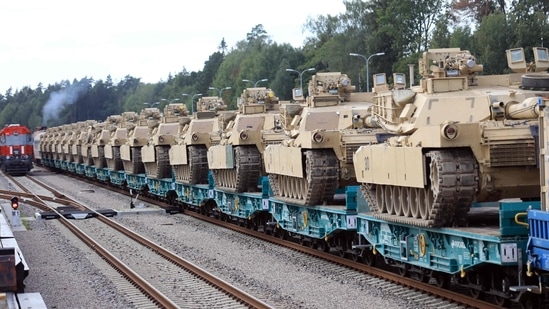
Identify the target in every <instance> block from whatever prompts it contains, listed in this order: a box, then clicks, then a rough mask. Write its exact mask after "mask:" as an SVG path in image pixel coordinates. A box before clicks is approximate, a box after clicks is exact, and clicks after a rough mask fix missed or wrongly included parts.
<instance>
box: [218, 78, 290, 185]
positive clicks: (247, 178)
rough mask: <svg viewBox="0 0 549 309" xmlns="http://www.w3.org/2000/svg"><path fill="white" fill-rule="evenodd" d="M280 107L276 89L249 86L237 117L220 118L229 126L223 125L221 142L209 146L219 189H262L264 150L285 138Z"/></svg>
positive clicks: (240, 102) (243, 93)
mask: <svg viewBox="0 0 549 309" xmlns="http://www.w3.org/2000/svg"><path fill="white" fill-rule="evenodd" d="M278 107H279V101H278V98H277V97H276V96H275V94H274V92H273V91H272V90H270V89H268V88H265V87H258V88H246V89H244V91H243V92H242V95H241V97H240V98H239V102H238V113H237V114H236V115H235V117H234V119H231V120H229V119H226V117H223V118H220V119H222V120H223V121H224V122H225V123H226V125H224V126H222V128H224V129H223V131H221V132H220V133H221V134H220V142H219V145H215V146H211V147H210V148H209V149H208V166H209V168H210V170H211V171H212V175H213V179H214V183H215V186H216V187H217V188H223V189H224V190H228V191H232V192H247V191H250V192H254V191H257V190H258V181H259V177H260V176H262V175H265V172H264V168H263V159H262V154H263V151H264V149H265V147H266V146H267V145H269V144H278V143H279V142H280V141H281V140H282V139H283V137H284V133H283V132H282V130H281V129H280V127H279V121H278ZM227 120H228V121H227Z"/></svg>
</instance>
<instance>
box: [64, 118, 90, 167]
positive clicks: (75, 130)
mask: <svg viewBox="0 0 549 309" xmlns="http://www.w3.org/2000/svg"><path fill="white" fill-rule="evenodd" d="M85 124H86V123H85V122H84V121H80V122H77V123H73V124H71V127H70V131H69V132H67V135H66V137H65V139H66V143H65V145H64V147H63V152H64V153H65V155H66V157H67V161H68V162H69V163H75V162H77V160H78V156H76V155H75V154H74V153H73V152H72V148H73V145H74V144H75V143H77V141H78V137H79V133H80V130H81V128H82V127H85Z"/></svg>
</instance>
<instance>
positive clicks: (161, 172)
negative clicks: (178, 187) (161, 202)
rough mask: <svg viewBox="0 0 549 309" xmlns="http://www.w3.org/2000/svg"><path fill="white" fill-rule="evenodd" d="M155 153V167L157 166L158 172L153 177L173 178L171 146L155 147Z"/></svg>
mask: <svg viewBox="0 0 549 309" xmlns="http://www.w3.org/2000/svg"><path fill="white" fill-rule="evenodd" d="M154 148H155V152H156V162H155V163H154V165H155V166H156V171H154V172H155V173H154V175H152V173H151V175H150V176H153V177H156V178H158V179H162V178H171V177H172V166H171V165H170V156H169V150H170V146H165V145H162V146H155V147H154Z"/></svg>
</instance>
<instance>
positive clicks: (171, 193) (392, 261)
mask: <svg viewBox="0 0 549 309" xmlns="http://www.w3.org/2000/svg"><path fill="white" fill-rule="evenodd" d="M43 164H44V165H46V166H48V167H50V168H56V167H59V166H61V167H63V166H68V164H63V163H61V162H57V163H56V162H51V161H45V162H43ZM86 168H88V169H90V168H93V167H86ZM76 169H77V170H79V169H85V168H84V167H82V166H81V167H77V168H76ZM67 172H68V170H67ZM98 174H102V175H111V171H109V169H107V168H103V169H100V171H99V172H97V169H95V173H94V175H98ZM114 175H115V177H116V179H121V178H123V179H126V181H127V183H128V184H129V186H128V187H127V188H130V187H133V189H132V190H138V191H140V192H148V194H152V195H154V196H156V197H159V198H162V199H165V200H166V201H169V202H170V203H175V204H177V205H182V206H183V207H185V208H194V209H195V210H197V211H200V212H202V213H208V214H211V215H214V216H217V217H219V218H221V219H224V220H232V221H234V222H237V223H239V224H241V225H247V226H249V227H252V228H255V229H262V230H264V231H265V232H266V233H268V234H272V235H274V236H277V237H284V238H287V239H292V240H295V241H297V242H299V243H301V244H303V245H306V246H311V247H317V248H319V249H320V250H325V251H333V252H336V253H337V254H340V255H342V256H343V255H344V256H347V257H349V258H351V259H353V260H362V261H364V262H365V263H367V264H370V265H372V266H373V265H374V264H375V261H376V260H379V259H378V258H377V259H376V256H377V257H382V258H383V260H384V261H386V262H387V263H388V264H389V265H390V266H394V267H395V270H397V271H398V272H399V273H400V274H401V275H403V276H411V277H413V278H416V279H418V280H421V281H428V280H431V279H434V280H433V282H436V284H437V285H439V286H440V287H447V286H448V285H450V284H457V285H461V286H463V287H466V288H468V289H470V292H471V294H472V295H474V296H477V297H487V296H491V297H493V298H494V300H495V301H496V302H497V303H498V304H500V305H501V306H506V305H509V304H510V303H511V302H519V303H521V302H524V301H525V300H528V301H530V299H531V294H532V293H531V291H529V290H528V288H527V287H532V286H535V285H536V282H537V279H536V278H534V277H528V276H526V275H525V274H526V272H527V261H528V256H527V251H528V242H529V234H528V232H529V229H528V228H527V227H526V226H525V225H524V224H525V222H526V216H525V214H526V212H527V211H532V210H533V209H540V202H539V201H520V200H514V201H500V202H496V203H489V204H483V205H473V206H472V210H471V214H470V225H469V226H467V227H455V228H453V227H447V228H427V227H418V226H417V225H414V224H413V223H411V224H410V223H406V222H402V223H397V222H387V221H384V220H381V219H379V218H376V217H375V216H374V214H373V213H372V212H370V210H369V208H368V205H367V203H366V201H365V199H364V197H363V196H362V194H361V191H360V190H359V187H358V186H348V187H347V188H346V190H345V191H344V192H339V194H338V196H339V198H340V201H341V203H339V204H334V205H317V206H303V205H297V204H291V203H287V202H284V201H280V200H277V199H276V198H274V197H272V191H271V189H270V188H269V182H268V180H267V178H266V177H263V178H262V179H261V180H260V187H261V191H260V192H245V193H235V192H227V191H224V190H220V189H217V188H215V187H214V185H213V184H214V182H213V179H212V178H211V176H210V181H209V184H207V185H186V184H182V183H178V182H175V181H173V180H170V179H161V180H151V179H147V177H146V175H144V174H140V175H126V174H124V173H123V172H121V171H116V172H115V173H114ZM96 179H97V178H96ZM150 184H154V185H155V189H154V190H149V189H148V186H149V185H150ZM151 192H154V193H151ZM144 194H145V193H144ZM516 218H519V219H516ZM520 218H523V219H520ZM548 221H549V219H548ZM548 250H549V249H548ZM545 265H547V263H545ZM535 299H536V301H537V303H540V301H541V299H540V298H539V297H537V296H536V298H535Z"/></svg>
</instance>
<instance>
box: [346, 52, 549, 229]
mask: <svg viewBox="0 0 549 309" xmlns="http://www.w3.org/2000/svg"><path fill="white" fill-rule="evenodd" d="M534 52H535V63H533V64H534V65H535V69H534V66H533V65H532V64H527V63H526V61H525V55H524V51H523V50H522V49H512V50H508V51H507V56H508V63H509V67H510V68H511V69H512V70H513V71H514V73H511V74H507V75H491V76H488V75H486V76H482V75H477V73H478V72H481V71H482V69H483V67H482V65H479V64H477V63H476V62H475V58H474V57H473V56H472V55H471V54H470V53H469V52H468V51H463V50H459V49H456V48H450V49H434V50H433V49H431V50H429V51H427V52H425V53H424V54H423V57H422V59H421V60H420V61H419V72H420V74H421V75H422V79H421V81H420V83H419V86H413V87H411V88H410V89H403V88H404V87H394V88H393V89H390V87H388V85H387V83H386V80H385V75H384V74H376V75H374V106H373V120H372V121H373V122H374V123H376V124H378V125H379V126H381V127H382V128H383V129H384V130H385V131H386V132H387V133H389V134H391V135H392V136H391V137H390V138H388V139H387V140H386V142H385V143H383V144H377V145H364V146H362V147H360V149H359V150H358V151H357V152H356V153H355V155H354V157H355V158H354V161H355V170H356V174H357V178H358V180H359V182H361V183H362V186H361V187H362V191H363V193H364V195H365V197H366V199H367V201H368V205H369V207H370V209H371V211H373V212H374V213H375V215H376V216H378V217H380V218H383V219H384V220H390V221H396V222H402V223H407V224H415V225H419V226H437V227H439V226H450V225H464V224H466V220H467V213H468V211H469V208H470V206H471V204H472V203H473V202H489V201H497V200H500V199H504V198H527V199H529V198H539V192H540V185H539V170H538V166H537V164H538V162H537V157H536V136H535V133H534V132H533V128H536V127H537V123H538V106H537V104H538V100H539V98H540V97H545V96H547V95H549V92H547V91H545V90H546V89H549V76H548V75H547V74H544V73H528V74H524V73H526V72H527V71H530V70H537V71H543V70H546V69H547V68H548V67H549V53H548V51H547V49H546V48H535V49H534ZM394 79H395V80H400V81H403V80H405V77H404V75H402V74H398V75H395V77H394ZM526 88H528V89H526Z"/></svg>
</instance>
